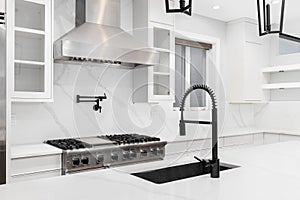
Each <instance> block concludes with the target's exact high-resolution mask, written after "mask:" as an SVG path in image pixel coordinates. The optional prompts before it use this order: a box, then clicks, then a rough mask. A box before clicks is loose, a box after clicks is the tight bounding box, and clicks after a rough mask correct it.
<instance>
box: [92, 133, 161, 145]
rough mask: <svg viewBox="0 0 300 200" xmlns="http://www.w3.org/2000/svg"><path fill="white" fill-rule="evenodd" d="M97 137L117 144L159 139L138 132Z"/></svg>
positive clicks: (156, 140)
mask: <svg viewBox="0 0 300 200" xmlns="http://www.w3.org/2000/svg"><path fill="white" fill-rule="evenodd" d="M98 137H99V138H101V139H105V140H109V141H112V142H114V143H116V144H118V145H121V144H138V143H146V142H159V141H160V139H159V138H157V137H150V136H146V135H139V134H120V135H117V134H115V135H104V136H98Z"/></svg>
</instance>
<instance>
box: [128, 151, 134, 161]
mask: <svg viewBox="0 0 300 200" xmlns="http://www.w3.org/2000/svg"><path fill="white" fill-rule="evenodd" d="M129 156H130V158H131V159H132V158H136V152H135V151H129Z"/></svg>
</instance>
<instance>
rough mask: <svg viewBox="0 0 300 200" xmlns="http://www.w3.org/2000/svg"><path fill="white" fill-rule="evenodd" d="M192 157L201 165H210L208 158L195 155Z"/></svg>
mask: <svg viewBox="0 0 300 200" xmlns="http://www.w3.org/2000/svg"><path fill="white" fill-rule="evenodd" d="M194 158H195V159H196V160H198V161H199V162H200V163H201V164H202V165H203V167H210V166H211V163H210V161H209V160H205V159H200V158H198V157H197V156H194Z"/></svg>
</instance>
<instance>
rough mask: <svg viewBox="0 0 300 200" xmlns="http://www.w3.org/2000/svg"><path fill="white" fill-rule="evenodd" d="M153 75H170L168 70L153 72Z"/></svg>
mask: <svg viewBox="0 0 300 200" xmlns="http://www.w3.org/2000/svg"><path fill="white" fill-rule="evenodd" d="M153 74H154V75H161V76H170V73H169V72H153Z"/></svg>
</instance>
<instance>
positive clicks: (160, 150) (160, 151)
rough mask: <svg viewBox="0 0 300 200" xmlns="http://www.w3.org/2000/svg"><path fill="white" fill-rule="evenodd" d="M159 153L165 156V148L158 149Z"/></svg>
mask: <svg viewBox="0 0 300 200" xmlns="http://www.w3.org/2000/svg"><path fill="white" fill-rule="evenodd" d="M157 153H158V154H160V155H163V154H164V153H165V152H164V148H160V147H157Z"/></svg>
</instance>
